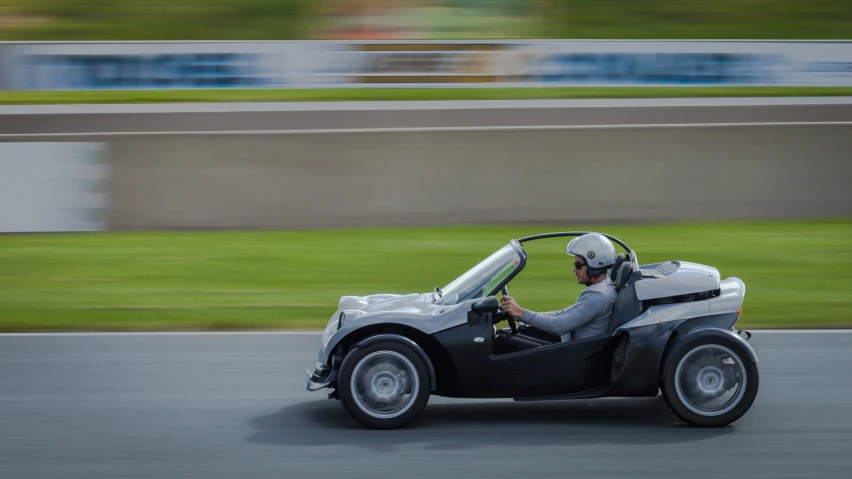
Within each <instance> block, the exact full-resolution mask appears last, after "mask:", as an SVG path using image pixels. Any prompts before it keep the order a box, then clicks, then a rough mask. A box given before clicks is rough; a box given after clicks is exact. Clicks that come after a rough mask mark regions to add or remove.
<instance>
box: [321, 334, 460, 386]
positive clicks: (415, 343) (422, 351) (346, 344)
mask: <svg viewBox="0 0 852 479" xmlns="http://www.w3.org/2000/svg"><path fill="white" fill-rule="evenodd" d="M378 341H395V342H397V343H400V344H404V345H406V346H408V347H410V348H411V349H413V350H414V351H415V352H416V353H417V354H418V356H420V359H422V360H423V362H424V363H425V364H426V369H427V370H428V371H429V384H430V388H431V391H432V392H435V391H439V390H441V389H444V388H446V387H449V386H450V385H451V384H454V382H453V381H454V379H453V377H454V376H455V368H454V367H453V362H452V359H451V358H450V355H449V353H448V352H447V351H446V349H445V348H444V347H443V346H442V345H441V343H440V342H438V340H437V339H435V338H434V337H432V336H430V335H428V334H426V333H424V332H423V331H420V330H418V329H415V328H413V327H411V326H408V325H405V324H399V323H381V324H373V325H368V326H364V327H363V328H359V329H356V330H353V331H351V332H350V333H349V334H347V335H346V337H344V338H342V339H341V340H340V341H339V342H338V343H337V345H336V346H335V348H334V351H331V352H329V358H328V360H329V362H328V364H332V365H333V366H334V368H335V369H338V368H339V367H340V365H341V364H342V363H343V358H344V357H345V356H346V355H347V354H349V353H350V352H351V351H352V350H354V349H355V348H365V347H368V346H370V345H371V344H375V343H376V342H378Z"/></svg>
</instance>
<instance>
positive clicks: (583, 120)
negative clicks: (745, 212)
mask: <svg viewBox="0 0 852 479" xmlns="http://www.w3.org/2000/svg"><path fill="white" fill-rule="evenodd" d="M770 100H772V101H771V102H770V101H766V100H763V101H761V99H742V100H741V101H731V100H730V99H724V98H719V99H709V100H708V99H683V100H677V101H675V100H661V99H651V100H642V101H640V100H573V101H572V100H567V101H558V100H553V101H548V102H542V101H497V102H371V103H369V104H363V103H355V104H346V103H334V104H326V105H323V104H322V103H320V104H319V106H317V104H315V103H313V104H311V103H308V104H304V103H303V104H286V103H285V104H276V103H272V104H264V103H260V104H255V105H250V104H248V105H247V104H238V105H231V104H219V105H215V104H214V105H206V106H204V107H199V106H193V105H138V106H137V105H100V106H99V105H64V106H47V107H45V106H11V107H8V106H7V107H0V135H2V137H4V138H10V139H15V138H16V135H22V136H25V137H26V136H27V135H29V136H33V135H36V136H44V137H49V136H57V135H91V136H92V137H98V136H104V135H105V134H107V135H140V134H157V135H162V134H181V135H185V134H192V133H230V134H240V133H249V132H250V133H258V132H277V133H280V132H282V131H286V132H292V133H298V132H311V131H322V132H326V133H328V132H337V131H347V130H364V129H368V130H387V129H425V130H430V129H444V130H447V129H454V128H479V129H482V128H518V127H521V128H534V129H541V128H547V127H558V128H570V127H576V126H586V125H593V126H607V125H617V126H621V125H626V126H642V125H645V126H648V125H683V124H760V123H771V124H776V123H799V122H807V123H838V122H841V123H848V122H850V121H852V102H850V101H849V99H848V98H845V97H844V98H838V99H805V100H802V101H796V100H795V99H793V100H791V99H783V98H782V99H770ZM821 100H822V101H821ZM826 100H827V101H826Z"/></svg>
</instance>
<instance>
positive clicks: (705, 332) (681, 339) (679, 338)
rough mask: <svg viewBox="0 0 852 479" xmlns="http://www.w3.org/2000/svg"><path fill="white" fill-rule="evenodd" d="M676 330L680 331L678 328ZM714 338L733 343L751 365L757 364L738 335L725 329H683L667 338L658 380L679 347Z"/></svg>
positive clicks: (702, 327)
mask: <svg viewBox="0 0 852 479" xmlns="http://www.w3.org/2000/svg"><path fill="white" fill-rule="evenodd" d="M681 326H683V325H681ZM678 329H680V327H679V328H678ZM714 337H715V338H724V339H727V340H729V341H731V342H733V343H734V344H736V345H737V346H739V347H740V348H742V350H743V351H745V353H746V354H747V355H748V360H749V361H751V362H752V363H753V364H757V353H755V351H754V348H752V347H751V345H750V344H749V343H748V342H747V341H746V340H745V339H743V338H742V337H741V336H740V335H738V334H736V333H735V332H733V331H730V330H727V329H721V328H718V327H714V326H709V325H702V326H698V327H694V328H685V332H682V333H679V332H678V331H677V330H675V333H674V334H672V336H671V337H670V338H669V341H668V344H666V348H665V350H664V351H663V356H662V361H660V379H661V380H662V378H664V377H666V376H665V373H666V370H667V368H668V367H669V366H670V362H671V357H672V356H673V355H674V354H675V353H676V352H677V351H678V350H679V349H680V347H681V345H683V344H685V343H687V342H689V341H693V340H696V339H700V338H714Z"/></svg>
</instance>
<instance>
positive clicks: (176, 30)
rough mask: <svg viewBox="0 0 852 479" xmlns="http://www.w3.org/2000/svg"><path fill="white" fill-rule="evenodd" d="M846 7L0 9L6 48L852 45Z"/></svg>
mask: <svg viewBox="0 0 852 479" xmlns="http://www.w3.org/2000/svg"><path fill="white" fill-rule="evenodd" d="M850 21H852V6H850V4H849V2H847V1H845V0H813V1H807V0H783V1H771V0H712V1H706V2H705V1H698V0H687V1H672V0H632V1H626V0H598V1H594V2H589V1H582V0H348V1H347V0H245V1H235V0H233V1H232V0H219V1H213V0H184V1H181V2H177V3H169V2H160V3H156V2H151V1H142V0H28V1H23V0H2V2H0V40H39V41H40V40H310V39H316V40H402V39H408V40H414V39H421V40H435V39H517V38H550V39H563V38H582V39H591V38H599V39H646V38H663V39H678V38H684V39H686V38H694V39H751V38H767V39H773V38H774V39H847V38H848V37H849V25H850Z"/></svg>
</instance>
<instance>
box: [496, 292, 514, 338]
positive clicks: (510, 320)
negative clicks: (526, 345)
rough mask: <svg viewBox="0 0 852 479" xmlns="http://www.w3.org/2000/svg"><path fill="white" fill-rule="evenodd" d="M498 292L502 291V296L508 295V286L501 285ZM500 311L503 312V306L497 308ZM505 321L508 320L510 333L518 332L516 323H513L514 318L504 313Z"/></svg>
mask: <svg viewBox="0 0 852 479" xmlns="http://www.w3.org/2000/svg"><path fill="white" fill-rule="evenodd" d="M500 292H501V293H503V296H509V288H507V287H505V286H503V288H501V289H500ZM499 310H500V313H501V314H503V307H502V306H501V307H500V308H499ZM506 321H508V322H509V327H510V328H511V329H512V335H515V334H518V325H517V324H516V323H515V318H513V317H511V316H508V315H506Z"/></svg>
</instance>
